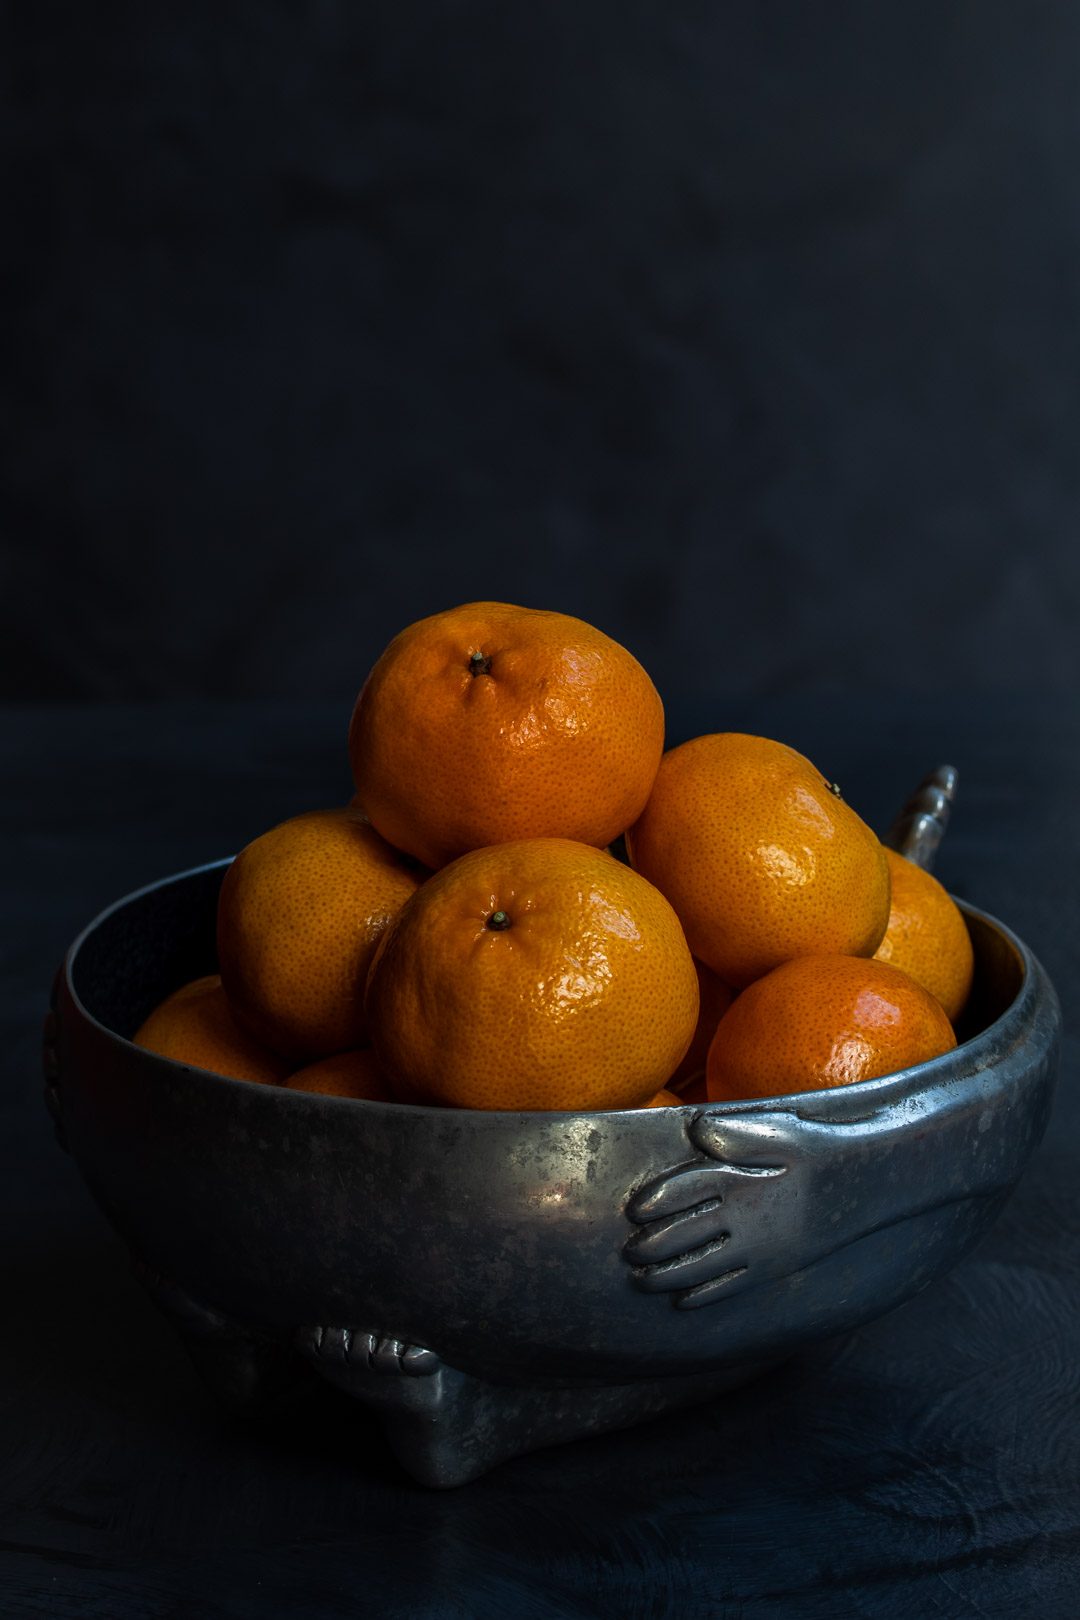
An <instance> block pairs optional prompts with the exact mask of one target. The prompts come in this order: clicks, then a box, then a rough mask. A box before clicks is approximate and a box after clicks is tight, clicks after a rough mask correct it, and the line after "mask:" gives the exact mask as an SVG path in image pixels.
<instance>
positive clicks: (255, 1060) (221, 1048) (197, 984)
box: [132, 973, 289, 1086]
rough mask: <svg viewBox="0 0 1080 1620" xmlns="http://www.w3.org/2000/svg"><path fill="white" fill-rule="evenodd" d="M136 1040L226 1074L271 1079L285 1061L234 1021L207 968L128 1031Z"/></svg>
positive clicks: (283, 1070)
mask: <svg viewBox="0 0 1080 1620" xmlns="http://www.w3.org/2000/svg"><path fill="white" fill-rule="evenodd" d="M132 1040H133V1041H134V1042H135V1045H136V1046H142V1047H144V1048H145V1049H146V1050H147V1051H148V1052H157V1053H158V1054H159V1056H161V1057H167V1058H172V1059H173V1061H174V1062H176V1063H186V1064H189V1065H190V1066H191V1067H192V1068H195V1069H209V1070H210V1071H211V1072H212V1073H213V1074H224V1075H227V1076H228V1077H229V1078H230V1079H232V1080H255V1081H261V1082H262V1083H263V1084H264V1085H271V1086H272V1085H277V1084H278V1083H279V1082H280V1081H282V1080H284V1079H285V1076H286V1075H287V1074H288V1072H289V1066H288V1064H287V1063H284V1062H283V1061H282V1060H281V1059H280V1058H279V1057H277V1056H275V1055H274V1053H272V1052H267V1051H265V1050H264V1049H263V1048H262V1047H261V1046H260V1045H259V1044H258V1042H257V1041H255V1040H253V1038H252V1037H251V1036H250V1035H249V1034H248V1033H247V1032H246V1030H243V1029H241V1028H240V1027H239V1025H238V1024H237V1023H236V1020H235V1019H234V1018H233V1015H232V1012H231V1011H230V1009H229V1003H228V1001H227V1000H226V998H225V992H224V990H223V989H222V988H221V979H220V977H219V976H218V974H216V973H208V974H206V975H205V976H204V977H203V978H201V979H193V980H192V982H191V983H190V984H185V985H184V986H183V987H182V988H181V989H179V990H174V991H173V994H172V995H171V996H168V997H167V998H166V999H165V1000H164V1001H163V1002H162V1003H161V1005H160V1006H158V1007H155V1009H154V1011H153V1012H152V1013H151V1014H150V1016H149V1018H147V1019H145V1020H144V1022H143V1023H142V1024H141V1025H140V1026H139V1028H138V1030H137V1031H136V1032H135V1034H134V1035H133V1036H132Z"/></svg>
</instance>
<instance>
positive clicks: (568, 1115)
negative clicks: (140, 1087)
mask: <svg viewBox="0 0 1080 1620" xmlns="http://www.w3.org/2000/svg"><path fill="white" fill-rule="evenodd" d="M235 858H236V857H235V856H234V855H226V856H222V857H221V858H219V859H218V860H213V861H204V862H202V863H200V864H199V865H198V866H191V867H186V868H184V869H183V870H182V871H179V872H171V873H168V874H166V875H165V876H164V877H160V878H156V879H154V881H152V882H150V883H144V884H142V885H141V886H140V887H139V888H137V889H132V890H130V891H129V892H128V893H127V894H123V895H120V896H119V897H118V898H117V899H116V900H113V901H111V902H110V903H109V904H108V905H107V906H104V907H103V908H102V909H101V910H100V911H99V912H98V913H97V914H96V915H95V916H94V917H92V918H91V919H90V921H89V922H88V923H86V925H85V926H84V927H83V928H82V929H81V930H80V931H79V933H78V934H77V935H76V937H75V938H74V940H72V942H71V944H70V945H69V946H68V949H67V951H66V952H65V953H64V959H63V963H62V966H61V976H62V978H63V983H64V987H65V990H66V993H67V995H68V996H69V997H70V999H71V1001H72V1003H73V1004H74V1006H75V1008H76V1010H77V1012H78V1013H79V1015H80V1017H81V1018H83V1019H84V1020H85V1021H86V1022H87V1023H88V1024H90V1025H91V1026H92V1027H93V1028H94V1029H95V1030H96V1031H98V1032H99V1033H100V1034H101V1035H103V1036H105V1037H106V1038H107V1039H108V1040H110V1041H114V1042H119V1043H120V1044H121V1046H122V1047H124V1048H126V1049H128V1050H131V1051H137V1052H138V1053H139V1054H140V1057H141V1059H143V1060H146V1061H148V1062H150V1063H151V1064H153V1065H154V1066H155V1067H161V1068H163V1069H164V1070H166V1071H167V1072H173V1073H183V1074H188V1075H191V1076H193V1077H197V1076H206V1077H207V1078H208V1079H210V1080H212V1081H213V1082H214V1083H215V1085H220V1084H222V1083H224V1084H225V1085H227V1086H229V1087H230V1088H232V1089H233V1090H234V1092H235V1093H236V1094H237V1095H241V1094H243V1095H248V1096H250V1095H251V1094H252V1093H258V1094H259V1095H262V1094H263V1093H266V1092H273V1093H277V1094H284V1095H285V1096H287V1097H289V1098H290V1099H291V1100H290V1101H289V1102H288V1103H286V1104H284V1106H285V1107H301V1108H308V1109H309V1110H310V1109H315V1110H321V1109H325V1108H327V1107H329V1108H332V1109H336V1108H340V1107H341V1106H342V1105H343V1104H344V1105H347V1106H349V1107H352V1108H354V1109H356V1108H360V1109H369V1110H370V1109H375V1110H383V1109H390V1110H393V1111H395V1112H396V1111H398V1110H401V1109H409V1110H411V1111H412V1113H413V1114H414V1115H424V1116H428V1117H432V1116H433V1117H436V1118H439V1119H445V1118H446V1115H447V1112H448V1110H447V1109H446V1108H445V1107H443V1106H441V1105H439V1104H431V1103H407V1102H390V1101H385V1102H383V1101H377V1100H376V1099H374V1098H368V1097H339V1096H333V1095H327V1094H323V1093H320V1092H305V1091H292V1090H290V1089H289V1087H288V1086H286V1085H284V1084H280V1085H257V1084H253V1083H252V1082H251V1081H250V1080H239V1079H236V1078H235V1077H233V1076H232V1075H223V1074H218V1073H217V1071H216V1070H214V1069H203V1068H200V1067H198V1066H197V1065H196V1064H191V1063H182V1062H180V1061H179V1059H177V1058H169V1057H165V1056H163V1055H162V1054H161V1053H159V1052H151V1051H150V1050H149V1048H147V1047H140V1046H136V1045H135V1043H134V1041H132V1040H131V1039H130V1038H129V1037H127V1036H125V1035H121V1034H120V1033H119V1031H118V1030H115V1029H111V1028H110V1027H109V1026H108V1025H107V1024H105V1023H103V1022H102V1021H101V1019H99V1018H98V1017H97V1016H96V1014H94V1013H93V1012H91V1010H90V1009H89V1008H88V1007H87V1006H86V1004H85V1002H84V1001H83V1000H82V998H81V996H80V995H79V993H78V991H77V989H76V987H75V982H74V973H73V970H74V968H75V965H76V962H77V960H78V956H79V953H80V951H81V950H82V948H83V946H84V945H85V943H86V941H87V940H88V939H89V937H90V935H91V934H93V933H94V932H95V930H96V929H98V928H100V927H101V925H102V924H103V923H105V922H106V921H107V920H108V919H109V917H111V916H112V915H113V914H114V913H115V912H118V911H120V910H122V909H123V907H125V906H128V905H130V904H132V903H133V902H134V901H136V900H141V899H142V898H143V897H144V896H145V895H148V894H153V893H154V892H155V891H156V890H158V889H164V888H167V887H169V886H170V885H173V884H179V883H182V882H184V881H185V880H188V879H191V878H195V877H201V876H203V875H204V874H206V873H209V872H212V871H218V870H221V871H223V870H224V869H225V868H227V867H228V866H231V864H232V862H233V861H234V860H235ZM950 899H952V900H953V901H954V903H955V904H956V905H957V906H958V907H959V909H960V911H961V912H962V913H963V915H964V917H965V919H967V918H974V919H975V920H976V921H977V922H980V923H984V924H986V925H987V926H988V927H990V928H991V929H993V930H995V931H996V932H997V933H998V934H999V935H1001V936H1002V937H1003V939H1004V940H1005V942H1006V944H1007V945H1009V946H1010V947H1011V949H1012V950H1013V951H1014V952H1015V954H1016V956H1017V959H1018V961H1019V964H1020V982H1019V984H1018V986H1017V990H1016V994H1015V995H1014V996H1013V998H1012V1000H1011V1001H1010V1002H1009V1004H1008V1005H1007V1006H1006V1007H1004V1008H1003V1009H1002V1011H1001V1012H1000V1013H999V1014H998V1016H997V1017H996V1018H995V1019H994V1020H993V1022H992V1023H989V1024H987V1025H986V1026H985V1027H984V1028H982V1029H980V1030H979V1031H978V1032H977V1033H976V1034H975V1035H972V1036H971V1037H970V1038H969V1039H968V1040H966V1041H961V1042H959V1043H958V1044H957V1045H956V1046H955V1047H952V1048H950V1050H949V1051H948V1052H943V1053H941V1054H939V1055H938V1056H937V1057H934V1058H928V1059H927V1060H926V1061H924V1062H922V1063H916V1064H911V1065H909V1066H908V1067H907V1068H904V1069H895V1070H893V1071H892V1073H890V1074H885V1075H878V1076H876V1077H874V1078H873V1079H870V1080H856V1081H852V1082H851V1083H849V1084H848V1085H845V1086H832V1087H823V1088H818V1089H815V1090H811V1091H792V1092H783V1093H780V1094H778V1095H776V1096H771V1097H745V1098H735V1099H732V1100H730V1101H726V1102H708V1101H706V1102H685V1103H683V1102H681V1103H679V1104H678V1105H676V1104H674V1103H672V1104H669V1105H668V1106H667V1107H666V1108H657V1109H651V1108H644V1107H640V1106H639V1107H636V1108H607V1109H587V1110H585V1109H540V1108H506V1109H494V1108H492V1109H479V1108H456V1109H453V1110H452V1112H453V1113H454V1115H455V1117H465V1118H474V1119H481V1120H483V1119H492V1120H494V1119H502V1120H505V1119H508V1118H523V1117H524V1118H529V1119H538V1120H568V1119H587V1118H594V1119H595V1118H604V1119H607V1118H617V1119H620V1120H626V1121H631V1120H639V1119H641V1118H642V1116H649V1115H659V1116H661V1117H663V1116H665V1115H666V1116H670V1115H672V1114H678V1115H679V1116H680V1118H681V1117H685V1115H687V1114H688V1113H690V1112H694V1113H697V1112H700V1111H701V1110H703V1109H708V1110H709V1111H710V1113H718V1114H722V1115H723V1114H727V1115H733V1114H740V1115H741V1114H746V1113H750V1112H753V1113H763V1112H768V1113H775V1112H777V1111H783V1112H788V1113H791V1112H794V1113H798V1114H799V1115H800V1116H801V1117H803V1118H807V1119H812V1118H815V1117H817V1118H822V1117H826V1115H825V1110H824V1107H823V1102H822V1099H823V1098H824V1099H829V1107H828V1114H827V1117H828V1118H830V1119H838V1118H840V1117H844V1118H847V1119H857V1118H859V1117H861V1116H863V1115H865V1114H867V1113H869V1112H870V1111H872V1110H875V1109H877V1108H878V1107H880V1106H881V1105H882V1104H884V1103H889V1102H895V1101H899V1100H900V1098H901V1097H907V1096H910V1095H912V1094H913V1093H917V1092H919V1091H920V1090H922V1089H924V1088H927V1087H929V1086H931V1085H933V1084H935V1083H942V1084H949V1083H954V1084H955V1083H957V1082H960V1081H962V1080H964V1079H965V1078H969V1073H968V1068H967V1065H963V1066H962V1067H961V1069H960V1072H957V1073H951V1072H949V1070H950V1069H954V1068H955V1067H956V1065H957V1063H958V1062H959V1063H961V1064H963V1056H964V1055H965V1054H967V1055H968V1056H969V1059H970V1055H971V1054H972V1053H975V1052H977V1050H978V1048H979V1047H980V1046H985V1047H986V1048H987V1051H988V1052H989V1051H996V1052H999V1053H1000V1051H1001V1050H1002V1048H1003V1047H1004V1046H1006V1045H1007V1044H1009V1036H1010V1035H1011V1034H1012V1032H1013V1031H1012V1028H1011V1026H1018V1025H1019V1023H1020V1022H1021V1021H1022V1019H1023V1017H1024V1014H1025V1013H1026V1011H1027V1010H1028V1008H1029V1007H1031V1006H1032V1005H1033V1003H1034V1001H1035V998H1036V996H1037V995H1038V993H1039V992H1040V990H1044V991H1045V992H1047V993H1048V994H1049V995H1050V997H1051V998H1053V999H1054V1000H1055V1002H1056V996H1055V993H1054V990H1053V986H1052V984H1051V983H1050V980H1049V978H1048V977H1047V975H1046V972H1045V970H1044V969H1043V968H1042V966H1041V964H1040V963H1039V961H1038V958H1037V957H1036V956H1035V954H1034V952H1033V951H1032V950H1031V949H1030V947H1029V946H1027V945H1026V944H1025V943H1024V941H1023V940H1022V939H1021V938H1020V937H1019V935H1017V934H1015V933H1014V932H1013V930H1012V929H1011V928H1009V927H1008V925H1007V924H1006V923H1003V922H1002V921H1001V920H1000V918H998V917H995V916H994V915H993V914H992V913H991V912H988V911H983V910H981V908H979V907H978V906H974V905H971V904H970V903H969V902H967V901H965V900H960V899H958V898H957V897H956V896H955V895H951V896H950ZM982 1066H983V1065H981V1064H979V1063H978V1062H977V1061H975V1062H974V1063H973V1064H972V1068H973V1070H974V1071H978V1070H979V1069H980V1068H981V1067H982ZM929 1071H936V1072H935V1073H934V1074H931V1073H930V1072H929ZM842 1099H853V1101H854V1106H852V1107H850V1108H848V1107H845V1106H844V1105H843V1101H842ZM860 1103H861V1105H862V1106H859V1104H860Z"/></svg>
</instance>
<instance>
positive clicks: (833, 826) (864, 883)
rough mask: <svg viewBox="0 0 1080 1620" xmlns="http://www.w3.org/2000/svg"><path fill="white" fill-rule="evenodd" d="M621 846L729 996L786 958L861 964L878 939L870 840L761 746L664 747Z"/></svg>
mask: <svg viewBox="0 0 1080 1620" xmlns="http://www.w3.org/2000/svg"><path fill="white" fill-rule="evenodd" d="M626 846H627V851H628V853H629V856H630V861H631V864H632V865H633V867H634V869H635V870H636V871H638V872H641V873H642V874H643V875H644V876H645V877H647V878H648V879H649V880H650V882H652V883H655V884H656V886H657V888H658V889H660V890H661V891H662V892H663V893H664V894H666V895H667V897H668V899H669V900H670V901H671V903H672V905H673V906H674V907H675V910H676V912H677V913H678V915H679V918H680V920H681V922H682V925H683V928H684V930H685V932H686V937H687V940H688V941H689V944H690V949H691V950H692V951H693V953H694V955H695V956H697V957H700V959H701V960H702V961H703V962H704V963H706V965H707V966H708V967H710V968H712V970H713V972H714V973H716V974H718V975H719V977H720V978H721V979H723V980H724V982H725V983H727V984H729V985H731V986H733V987H734V988H736V989H738V988H741V987H742V986H744V985H747V984H751V983H752V982H753V981H754V980H755V979H757V978H760V977H761V975H762V974H764V973H768V972H769V971H770V970H771V969H772V968H774V967H777V966H778V965H779V964H780V963H781V962H786V961H788V960H789V959H790V958H791V957H793V956H805V955H808V954H810V953H820V952H831V951H838V952H843V953H847V954H850V955H853V956H872V955H873V954H874V951H875V950H876V949H877V947H878V945H879V944H880V942H881V939H882V937H883V935H884V933H885V925H886V922H887V920H888V915H889V868H888V865H887V863H886V860H885V852H884V850H883V849H882V846H881V844H880V843H879V841H878V839H877V838H876V837H875V835H874V833H873V832H872V831H871V830H870V828H869V827H868V826H867V825H866V823H865V822H864V821H863V820H862V819H861V818H860V817H859V816H857V815H856V813H855V811H854V810H852V809H851V808H850V807H849V806H848V805H847V804H845V803H844V801H843V799H842V798H841V797H840V795H839V790H838V789H837V787H836V785H835V784H834V783H831V782H830V781H829V780H828V779H827V778H826V777H825V776H823V775H822V773H821V772H820V771H819V770H817V769H816V767H815V766H814V765H812V764H811V763H810V761H809V760H808V759H806V758H805V757H804V756H803V755H802V754H799V753H796V751H795V749H794V748H788V747H787V746H786V744H784V743H779V742H773V741H772V740H771V739H769V738H767V737H752V736H747V735H745V734H743V733H741V732H730V731H729V732H718V733H714V734H712V735H710V736H705V737H695V738H694V739H693V740H692V741H691V742H686V743H683V744H681V746H679V747H678V748H673V749H671V750H670V751H669V752H668V753H666V754H665V755H664V758H663V760H662V761H661V765H660V770H659V772H658V774H657V778H656V782H655V784H654V786H653V791H652V793H651V794H650V796H649V802H648V804H647V805H646V806H645V809H644V811H643V813H642V815H641V816H640V818H639V819H638V821H637V823H636V824H635V825H634V826H633V827H632V828H631V829H630V830H629V831H628V833H627V835H626Z"/></svg>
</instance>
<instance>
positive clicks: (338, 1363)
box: [297, 1327, 784, 1487]
mask: <svg viewBox="0 0 1080 1620" xmlns="http://www.w3.org/2000/svg"><path fill="white" fill-rule="evenodd" d="M297 1345H298V1348H299V1349H300V1350H301V1351H302V1353H303V1354H304V1355H305V1356H306V1357H307V1359H308V1360H309V1362H310V1363H311V1365H312V1366H313V1367H314V1368H315V1369H316V1370H317V1371H318V1372H319V1374H320V1375H321V1376H322V1377H324V1378H326V1379H327V1380H328V1381H329V1382H330V1383H332V1384H335V1385H336V1386H337V1387H338V1388H339V1389H342V1390H345V1391H346V1392H347V1393H348V1394H350V1395H352V1396H353V1397H354V1398H356V1399H357V1400H359V1401H361V1402H362V1403H363V1404H364V1405H365V1406H368V1407H371V1408H373V1409H374V1410H375V1411H376V1413H377V1414H378V1416H379V1417H380V1419H381V1422H382V1427H383V1430H384V1432H385V1434H386V1438H387V1441H388V1443H389V1445H390V1447H391V1449H392V1450H393V1452H394V1454H395V1456H396V1457H397V1459H398V1461H399V1462H400V1463H401V1465H402V1467H403V1468H404V1469H405V1470H406V1471H407V1472H408V1473H409V1474H411V1475H412V1476H413V1478H414V1479H416V1480H419V1481H420V1483H421V1484H424V1485H431V1486H436V1487H446V1486H451V1485H464V1484H467V1483H468V1481H469V1480H472V1479H476V1478H478V1477H479V1476H480V1475H481V1474H484V1473H486V1472H487V1471H488V1469H490V1468H494V1467H495V1466H496V1464H498V1463H501V1462H506V1461H507V1460H508V1459H509V1458H511V1457H517V1456H521V1455H522V1454H524V1453H525V1452H529V1451H536V1450H538V1449H539V1448H540V1447H542V1446H550V1445H555V1444H558V1443H560V1442H562V1441H566V1440H577V1439H581V1438H583V1437H585V1436H586V1435H592V1434H602V1433H603V1432H604V1431H606V1430H609V1429H619V1428H625V1427H628V1426H629V1425H631V1424H634V1423H639V1422H642V1421H644V1420H645V1419H648V1418H652V1417H658V1416H660V1415H661V1414H662V1413H664V1412H669V1411H675V1410H677V1409H678V1408H680V1407H686V1406H692V1405H695V1404H697V1403H698V1402H701V1401H706V1400H709V1399H710V1398H712V1397H713V1396H716V1395H720V1394H723V1393H724V1392H725V1391H726V1390H729V1389H732V1388H733V1387H735V1386H736V1385H738V1384H741V1383H745V1382H746V1381H747V1380H748V1379H750V1378H752V1377H755V1376H756V1375H757V1374H759V1373H762V1372H765V1371H766V1370H767V1369H768V1368H769V1367H772V1366H775V1365H777V1364H778V1363H779V1362H780V1361H782V1360H783V1359H784V1357H782V1356H777V1357H774V1358H772V1359H771V1360H769V1361H762V1362H755V1363H753V1364H742V1365H739V1366H731V1367H724V1368H720V1369H717V1370H713V1371H710V1372H707V1373H696V1374H691V1375H683V1376H680V1377H670V1378H647V1379H640V1380H637V1381H635V1382H632V1383H626V1384H609V1383H604V1384H588V1385H582V1384H578V1385H572V1386H571V1385H550V1384H546V1385H525V1384H501V1383H500V1384H496V1383H491V1382H489V1381H488V1380H487V1379H484V1378H478V1377H476V1376H475V1375H473V1374H471V1373H465V1372H462V1371H461V1370H460V1369H459V1368H456V1367H451V1366H448V1365H447V1364H446V1363H445V1362H444V1361H443V1360H442V1359H441V1358H440V1357H439V1356H438V1355H437V1354H436V1353H435V1351H433V1350H430V1349H428V1348H427V1347H426V1346H423V1345H410V1344H406V1343H404V1342H403V1341H402V1340H399V1339H394V1338H391V1337H388V1336H383V1335H379V1334H377V1333H371V1332H367V1331H364V1330H361V1329H358V1328H342V1327H309V1328H303V1329H301V1330H300V1332H299V1334H298V1335H297Z"/></svg>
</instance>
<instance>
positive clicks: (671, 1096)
mask: <svg viewBox="0 0 1080 1620" xmlns="http://www.w3.org/2000/svg"><path fill="white" fill-rule="evenodd" d="M644 1106H645V1107H646V1108H681V1107H682V1106H683V1100H682V1098H681V1097H679V1096H677V1095H676V1093H675V1092H674V1091H668V1090H667V1088H666V1087H665V1088H664V1090H663V1091H658V1092H657V1093H656V1096H655V1097H650V1098H649V1101H648V1102H647V1103H645V1104H644Z"/></svg>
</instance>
